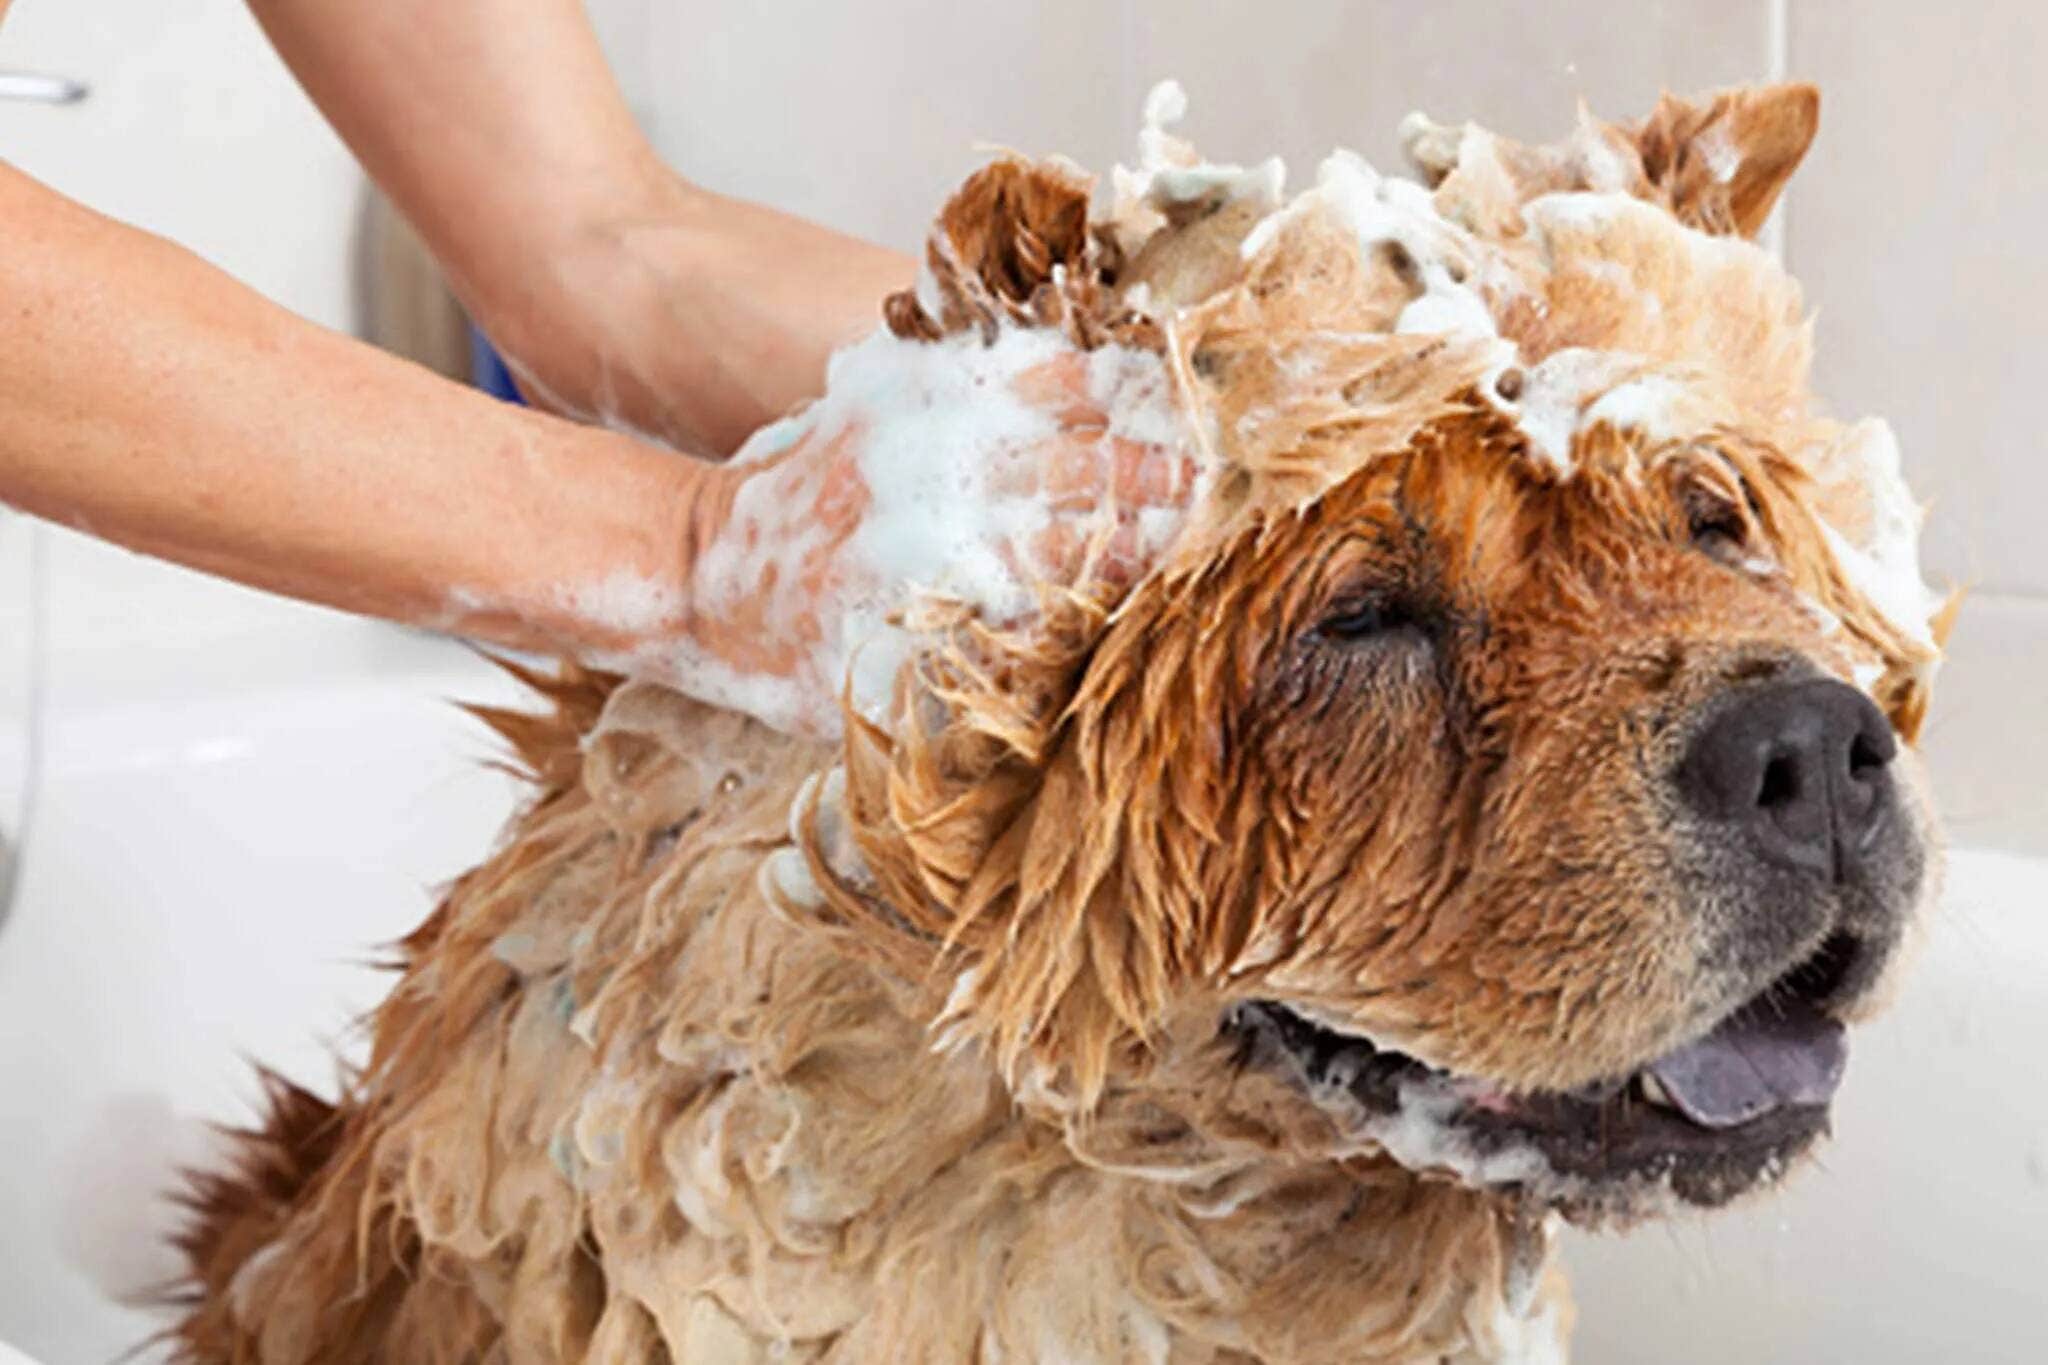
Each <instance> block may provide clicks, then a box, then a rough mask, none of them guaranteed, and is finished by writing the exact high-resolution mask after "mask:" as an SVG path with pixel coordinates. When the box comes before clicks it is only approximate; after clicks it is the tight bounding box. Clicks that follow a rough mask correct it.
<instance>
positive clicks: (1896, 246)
mask: <svg viewBox="0 0 2048 1365" xmlns="http://www.w3.org/2000/svg"><path fill="white" fill-rule="evenodd" d="M1787 32H1788V40H1789V56H1790V69H1791V70H1792V71H1794V72H1796V73H1799V74H1802V75H1805V76H1808V77H1810V78H1812V79H1813V80H1815V81H1818V82H1819V83H1820V85H1821V88H1822V92H1823V95H1822V98H1823V104H1822V114H1821V134H1820V139H1819V141H1818V142H1817V143H1816V144H1815V147H1814V151H1813V154H1812V156H1811V158H1810V159H1809V161H1808V163H1807V166H1806V168H1805V169H1804V170H1803V171H1802V172H1801V173H1800V178H1799V179H1798V180H1797V181H1795V182H1794V190H1793V193H1792V197H1791V201H1790V204H1789V207H1788V209H1787V249H1788V252H1789V256H1790V260H1791V264H1792V267H1793V269H1794V271H1795V272H1796V273H1797V274H1798V275H1799V276H1800V277H1801V278H1802V279H1803V280H1804V281H1805V283H1806V287H1807V291H1808V296H1809V298H1810V299H1811V300H1812V302H1813V303H1815V304H1816V305H1818V308H1819V312H1820V324H1819V326H1820V331H1819V362H1818V374H1817V378H1818V382H1819V386H1820V389H1821V392H1822V393H1823V394H1826V395H1828V396H1829V397H1830V398H1831V399H1832V401H1833V402H1834V404H1835V406H1836V407H1837V408H1838V410H1841V411H1846V412H1858V413H1860V412H1875V413H1880V414H1882V415H1884V416H1886V417H1888V418H1890V419H1891V421H1892V424H1893V425H1894V426H1895V427H1896V428H1897V429H1898V433H1899V441H1900V444H1901V446H1902V447H1903V448H1904V450H1905V455H1906V461H1907V468H1908V473H1909V475H1910V476H1911V478H1912V479H1913V482H1914V485H1915V487H1916V489H1917V490H1918V491H1919V492H1920V494H1921V496H1922V497H1923V498H1924V499H1931V500H1932V502H1933V513H1932V516H1931V518H1930V522H1929V548H1930V552H1931V555H1932V558H1933V561H1934V564H1935V566H1936V568H1937V570H1938V571H1940V572H1944V573H1947V574H1951V575H1954V576H1955V577H1956V578H1958V579H1960V580H1962V581H1965V582H1969V583H1972V584H1974V585H1976V586H1978V587H1981V588H1983V589H1985V590H1987V591H2006V592H2032V593H2048V531H2044V528H2043V525H2042V511H2041V509H2042V507H2043V505H2044V503H2048V437H2044V435H2043V430H2044V428H2043V424H2042V418H2041V406H2042V404H2041V397H2042V393H2043V391H2044V379H2043V372H2042V370H2043V364H2044V362H2048V346H2044V344H2043V340H2042V338H2043V333H2044V328H2043V322H2042V316H2043V312H2044V309H2048V270H2044V268H2043V259H2044V257H2043V250H2042V233H2043V223H2044V222H2048V169H2044V168H2048V136H2044V119H2043V117H2042V114H2041V109H2042V97H2043V91H2042V78H2041V70H2042V67H2043V65H2044V64H2048V7H2044V6H2042V5H2040V4H2039V3H2038V0H1998V2H1996V3H1982V4H1964V5H1938V4H1923V3H1920V2H1919V0H1882V3H1874V4H1853V5H1852V4H1846V3H1805V0H1792V7H1791V10H1790V23H1789V26H1788V30H1787Z"/></svg>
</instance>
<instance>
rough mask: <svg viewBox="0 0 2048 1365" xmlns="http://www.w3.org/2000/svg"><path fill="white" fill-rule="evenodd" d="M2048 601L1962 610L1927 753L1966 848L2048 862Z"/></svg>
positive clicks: (1969, 602) (1973, 600)
mask: <svg viewBox="0 0 2048 1365" xmlns="http://www.w3.org/2000/svg"><path fill="white" fill-rule="evenodd" d="M2044 706H2048V601H2041V600H2039V599H2031V598H2019V597H1997V596H1992V595H1977V596H1972V597H1969V598H1966V599H1965V600H1964V602H1963V611H1962V615H1961V616H1959V617H1958V618H1957V621H1956V630H1955V634H1954V635H1953V636H1952V637H1951V638H1950V640H1949V648H1948V659H1947V662H1946V663H1944V664H1943V666H1942V671H1941V676H1940V677H1939V678H1938V679H1937V680H1936V682H1935V687H1934V710H1933V712H1932V713H1931V714H1930V715H1929V716H1928V719H1927V727H1926V730H1925V732H1924V733H1923V734H1922V735H1921V737H1920V747H1921V750H1922V752H1923V753H1924V754H1925V755H1926V758H1927V766H1928V770H1929V773H1930V774H1931V776H1932V778H1933V782H1934V796H1935V801H1936V803H1937V804H1938V806H1939V807H1940V809H1941V813H1942V818H1943V819H1944V820H1945V821H1946V822H1947V823H1948V833H1949V839H1950V841H1951V842H1952V843H1954V844H1956V845H1957V846H1959V847H1967V848H1985V847H1989V848H2008V849H2017V850H2021V851H2024V852H2030V853H2037V854H2048V719H2044Z"/></svg>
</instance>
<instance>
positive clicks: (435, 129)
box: [249, 0, 913, 454]
mask: <svg viewBox="0 0 2048 1365" xmlns="http://www.w3.org/2000/svg"><path fill="white" fill-rule="evenodd" d="M249 7H250V9H251V10H252V11H253V12H254V13H255V15H256V17H257V19H258V20H259V21H260V22H261V23H262V25H263V27H264V29H265V31H266V32H267V33H268V34H269V35H270V39H271V41H272V43H273V44H275V46H276V47H277V49H278V51H279V52H280V53H282V54H283V56H284V58H285V60H286V62H287V63H288V64H289V65H290V66H291V68H292V70H293V72H294V73H295V74H296V75H297V76H298V78H299V81H300V83H301V84H303V85H304V86H305V88H306V90H307V91H308V93H309V94H311V96H312V97H313V100H314V101H315V103H317V104H318V105H319V106H320V108H321V110H322V112H324V113H325V114H326V115H327V117H328V119H329V121H330V122H332V123H333V124H334V126H335V127H336V128H337V129H338V130H339V131H340V132H341V135H342V137H343V138H344V139H346V140H347V142H348V144H349V146H350V147H351V148H352V149H353V150H354V151H355V153H356V155H357V156H358V157H359V158H360V159H361V160H362V162H363V164H364V166H365V167H366V168H367V169H368V170H369V172H370V174H371V175H372V176H373V177H374V178H375V179H376V180H377V182H378V184H379V185H381V186H382V187H383V188H384V190H385V192H386V193H387V194H389V195H390V196H391V198H392V200H393V202H395V203H396V204H397V205H398V207H399V209H400V210H401V211H402V212H403V213H404V214H405V215H406V216H407V218H408V219H410V220H411V222H412V223H413V224H414V226H415V227H416V228H417V229H418V230H419V232H420V233H421V235H422V237H423V238H424V239H425V241H426V242H427V244H428V245H429V247H430V248H431V249H432V250H433V252H434V254H435V256H436V257H437V258H438V259H439V260H440V261H441V263H442V265H443V268H444V269H445V270H446V271H447V272H448V274H449V277H450V280H451V283H452V284H453V286H454V288H455V290H456V292H457V294H458V295H459V296H460V297H461V299H462V301H463V303H464V304H465V306H467V307H468V308H469V310H470V312H471V313H472V315H473V316H475V317H476V318H477V320H478V322H479V323H480V325H481V326H482V327H483V329H484V330H485V332H487V333H488V334H489V335H490V337H491V339H492V340H493V341H494V342H495V343H496V344H497V345H498V346H499V347H500V348H501V349H502V350H503V351H504V352H505V353H506V355H507V358H508V360H509V361H510V363H511V364H512V366H513V369H514V373H515V375H516V376H517V377H518V378H519V379H520V381H521V383H522V386H523V387H525V388H526V389H527V390H528V391H529V392H530V393H531V394H532V395H533V396H535V397H536V398H537V399H538V400H540V401H543V402H545V403H547V404H548V405H550V406H552V407H555V408H557V409H558V410H560V411H565V412H569V413H574V414H577V415H581V416H587V417H588V416H601V417H605V418H608V419H611V420H615V421H621V422H624V423H625V424H627V425H629V426H631V427H633V428H635V429H637V430H640V431H645V432H647V433H649V434H652V435H655V436H658V437H660V438H662V439H664V440H667V441H669V442H671V443H673V444H676V445H678V446H680V447H682V448H685V449H692V450H696V451H699V452H703V453H721V454H722V453H725V452H728V451H730V450H731V449H733V448H734V447H735V446H737V445H738V444H739V442H740V441H741V440H742V439H744V437H745V436H746V435H747V433H749V432H751V431H752V430H754V429H755V428H756V427H758V426H760V425H762V424H763V423H765V422H768V421H771V420H773V419H774V418H776V417H779V416H780V415H781V414H782V413H784V412H785V411H787V410H788V409H789V408H790V407H791V405H792V404H794V403H796V402H798V401H799V400H801V399H804V398H807V397H810V396H811V395H813V394H815V393H816V392H817V391H818V390H819V388H820V387H821V385H822V382H823V376H824V369H825V360H826V358H827V357H828V356H829V355H830V354H831V352H832V350H833V349H834V348H835V347H837V346H839V345H841V344H843V343H845V342H847V341H849V340H852V339H853V338H855V337H857V336H859V335H860V334H862V333H863V332H865V331H867V330H868V329H869V328H870V327H872V326H873V325H874V323H875V321H876V320H877V309H878V308H879V306H880V302H881V300H882V298H883V297H884V296H885V295H887V294H889V293H890V292H892V291H894V290H896V289H900V288H903V287H905V286H906V285H908V284H909V283H910V281H911V277H912V273H913V264H912V262H911V261H910V260H909V258H907V257H905V256H902V255H899V254H897V253H895V252H891V251H885V250H882V249H881V248H878V247H874V246H870V245H867V244H866V243H863V242H859V241H855V240H853V239H851V238H848V237H844V236H841V235H840V234H838V233H834V232H831V231H828V230H826V229H824V228H820V227H817V226H814V225H812V224H810V223H806V222H803V221H801V220H798V219H795V218H791V217H788V216H786V215H783V214H779V213H776V212H774V211H772V210H769V209H765V208H761V207H758V206H755V205H751V204H746V203H741V202H738V201H735V200H731V199H726V198H723V197H721V196H719V195H715V194H712V193H710V192H708V191H706V190H703V189H700V188H697V187H695V186H692V185H689V184H686V183H685V182H684V181H683V180H681V179H680V178H678V177H677V176H676V175H675V174H674V173H673V172H671V171H670V170H668V169H667V168H666V167H665V166H663V165H662V164H661V162H660V159H659V157H658V156H657V155H656V154H655V152H654V149H653V148H652V147H651V146H649V145H648V143H647V141H646V139H645V138H644V137H643V136H642V134H641V133H640V131H639V129H638V128H637V127H636V126H635V124H634V122H633V119H632V115H631V114H630V112H629V111H628V110H627V108H626V106H625V103H624V101H623V100H622V98H621V97H620V94H619V91H618V88H617V85H616V84H615V83H614V82H613V80H612V77H611V74H610V72H609V71H608V70H607V69H606V66H605V62H604V57H603V54H602V53H601V52H600V50H599V48H598V45H597V41H596V38H595V36H594V35H593V33H592V31H591V28H590V24H589V21H588V19H587V18H586V17H585V15H584V13H583V9H582V6H581V4H580V3H579V0H249Z"/></svg>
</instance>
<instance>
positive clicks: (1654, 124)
mask: <svg viewBox="0 0 2048 1365" xmlns="http://www.w3.org/2000/svg"><path fill="white" fill-rule="evenodd" d="M1819 126H1820V91H1818V90H1817V89H1815V88H1814V87H1813V86H1811V85H1804V84H1794V85H1769V86H1751V87H1745V88H1743V89H1739V90H1724V91H1722V92H1720V93H1719V94H1717V95H1714V96H1712V97H1711V98H1709V99H1707V100H1705V101H1704V102H1700V103H1695V102H1693V101H1690V100H1682V99H1678V98H1676V97H1675V96H1672V95H1666V96H1664V98H1663V99H1661V100H1659V101H1658V102H1657V107H1656V108H1655V109H1653V110H1651V112H1650V115H1649V117H1648V118H1646V119H1644V120H1643V121H1642V122H1641V123H1640V124H1638V125H1636V127H1635V128H1633V129H1632V130H1630V132H1631V135H1632V137H1633V139H1634V141H1635V144H1636V150H1637V153H1638V154H1639V155H1640V156H1641V158H1642V164H1643V174H1644V175H1645V177H1647V178H1648V180H1649V182H1650V183H1651V185H1653V186H1655V187H1656V188H1657V189H1658V190H1660V191H1662V192H1663V195H1664V196H1665V197H1666V201H1667V202H1668V203H1669V204H1670V206H1671V211H1672V212H1673V213H1674V214H1676V215H1677V216H1678V218H1679V219H1680V220H1681V221H1683V222H1685V223H1687V224H1689V225H1691V226H1693V227H1697V228H1700V229H1703V230H1704V231H1708V232H1723V233H1727V232H1736V233H1740V234H1741V235H1743V236H1744V237H1755V236H1756V235H1757V233H1758V232H1759V231H1761V230H1762V228H1763V225H1764V220H1765V219H1767V218H1769V217H1770V216H1771V209H1772V208H1773V207H1774V206H1775V205H1776V204H1777V202H1778V196H1779V195H1780V194H1782V193H1783V192H1784V189H1785V183H1786V181H1788V180H1789V179H1791V177H1792V172H1793V171H1794V170H1796V169H1798V166H1799V163H1800V161H1801V160H1802V159H1803V158H1804V157H1805V156H1806V149H1807V148H1808V147H1809V146H1811V145H1812V143H1813V135H1814V132H1815V131H1816V130H1817V129H1818V128H1819Z"/></svg>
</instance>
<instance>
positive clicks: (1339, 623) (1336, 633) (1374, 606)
mask: <svg viewBox="0 0 2048 1365" xmlns="http://www.w3.org/2000/svg"><path fill="white" fill-rule="evenodd" d="M1421 626H1422V622H1421V620H1420V618H1419V617H1418V616H1417V615H1416V613H1415V612H1414V611H1412V610H1410V609H1409V608H1408V607H1406V606H1403V605H1402V604H1400V603H1398V602H1382V601H1369V602H1350V603H1346V604H1345V605H1344V606H1342V607H1339V608H1338V609H1337V610H1336V611H1334V612H1332V613H1330V615H1328V616H1325V617H1324V618H1323V620H1322V624H1321V625H1319V626H1318V627H1317V628H1316V629H1317V633H1318V634H1320V635H1321V636H1322V637H1323V638H1324V639H1326V640H1339V641H1352V640H1367V639H1371V638H1372V637H1374V636H1377V635H1386V634H1390V633H1392V632H1394V631H1403V630H1405V631H1415V630H1419V629H1421Z"/></svg>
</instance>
